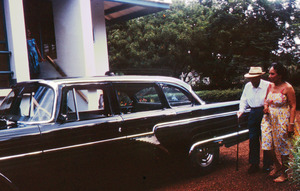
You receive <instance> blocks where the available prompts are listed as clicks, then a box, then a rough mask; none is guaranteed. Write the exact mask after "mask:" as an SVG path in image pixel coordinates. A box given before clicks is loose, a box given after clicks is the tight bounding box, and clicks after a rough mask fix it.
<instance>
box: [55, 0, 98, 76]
mask: <svg viewBox="0 0 300 191" xmlns="http://www.w3.org/2000/svg"><path fill="white" fill-rule="evenodd" d="M53 12H54V13H53V15H54V28H55V38H56V52H57V64H58V65H59V66H60V67H61V68H62V69H63V71H64V72H65V73H66V74H67V75H68V76H71V77H74V76H92V75H94V73H95V66H94V49H93V33H92V18H91V6H90V3H89V1H86V0H64V1H61V0H53Z"/></svg>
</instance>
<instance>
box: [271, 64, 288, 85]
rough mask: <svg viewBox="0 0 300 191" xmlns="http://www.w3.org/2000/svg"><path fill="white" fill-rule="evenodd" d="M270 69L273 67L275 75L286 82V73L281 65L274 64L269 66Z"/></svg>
mask: <svg viewBox="0 0 300 191" xmlns="http://www.w3.org/2000/svg"><path fill="white" fill-rule="evenodd" d="M271 67H273V68H274V70H275V71H276V73H277V74H278V75H280V76H281V79H282V81H287V79H288V71H287V69H286V68H285V67H284V66H283V65H282V64H281V63H277V62H274V63H272V64H271Z"/></svg>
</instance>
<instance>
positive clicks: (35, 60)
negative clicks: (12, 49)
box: [26, 29, 44, 78]
mask: <svg viewBox="0 0 300 191" xmlns="http://www.w3.org/2000/svg"><path fill="white" fill-rule="evenodd" d="M26 35H27V46H28V57H29V68H30V77H31V78H37V77H38V75H39V73H40V65H39V58H40V60H41V61H44V59H43V57H42V55H41V52H40V50H39V48H38V46H37V44H36V42H35V39H34V38H32V37H31V31H30V30H29V29H27V31H26Z"/></svg>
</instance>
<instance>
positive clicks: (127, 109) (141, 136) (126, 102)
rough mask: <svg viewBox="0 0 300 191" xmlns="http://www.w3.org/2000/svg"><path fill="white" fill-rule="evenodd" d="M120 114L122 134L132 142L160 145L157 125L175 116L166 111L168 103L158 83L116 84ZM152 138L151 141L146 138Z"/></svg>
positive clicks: (172, 112) (170, 110)
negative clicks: (156, 135) (138, 141)
mask: <svg viewBox="0 0 300 191" xmlns="http://www.w3.org/2000/svg"><path fill="white" fill-rule="evenodd" d="M113 88H114V90H115V92H116V97H117V102H118V107H119V113H120V116H121V117H122V119H123V123H122V129H121V130H122V132H123V133H124V135H126V136H127V137H128V139H131V140H140V141H144V142H148V143H153V144H159V142H157V140H156V138H155V137H152V138H153V140H151V139H152V138H151V136H152V135H154V129H155V127H156V126H157V125H159V124H161V123H164V122H166V121H169V120H170V118H173V116H174V115H175V113H174V111H173V110H172V109H168V110H167V109H166V107H167V106H166V101H165V100H164V98H163V95H162V94H161V92H160V88H159V86H158V85H157V84H156V83H151V82H149V83H144V82H141V83H133V82H123V83H122V82H119V83H114V84H113ZM147 136H150V138H149V139H146V138H145V137H147Z"/></svg>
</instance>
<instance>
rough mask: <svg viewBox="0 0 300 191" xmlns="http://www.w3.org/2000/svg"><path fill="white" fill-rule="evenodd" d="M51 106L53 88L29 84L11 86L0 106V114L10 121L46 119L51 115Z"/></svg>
mask: <svg viewBox="0 0 300 191" xmlns="http://www.w3.org/2000/svg"><path fill="white" fill-rule="evenodd" d="M53 106H54V90H53V89H52V88H50V87H48V86H45V85H40V84H31V85H28V86H25V87H15V88H13V89H12V91H11V92H10V93H9V94H8V96H7V97H6V98H5V99H4V100H3V102H2V104H1V106H0V115H1V117H2V118H5V119H7V120H10V121H18V122H38V121H47V120H50V119H51V117H52V111H53Z"/></svg>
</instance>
